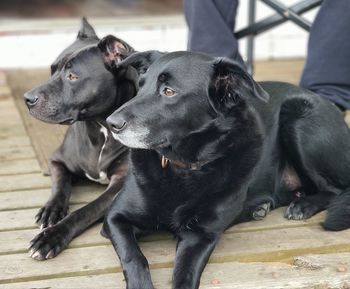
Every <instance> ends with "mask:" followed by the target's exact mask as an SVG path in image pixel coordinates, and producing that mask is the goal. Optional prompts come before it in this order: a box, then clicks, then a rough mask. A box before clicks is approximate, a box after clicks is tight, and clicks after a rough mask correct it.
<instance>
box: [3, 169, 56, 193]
mask: <svg viewBox="0 0 350 289" xmlns="http://www.w3.org/2000/svg"><path fill="white" fill-rule="evenodd" d="M0 183H1V187H0V192H7V191H18V190H30V189H42V188H49V187H50V186H51V180H50V178H49V177H45V176H43V175H42V174H41V173H33V174H23V175H11V176H0Z"/></svg>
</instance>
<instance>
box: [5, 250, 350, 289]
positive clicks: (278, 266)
mask: <svg viewBox="0 0 350 289" xmlns="http://www.w3.org/2000/svg"><path fill="white" fill-rule="evenodd" d="M330 256H331V258H332V262H328V260H327V259H329V258H327V257H329V256H328V255H311V256H309V257H311V258H318V259H319V260H320V262H322V261H323V258H324V257H326V258H325V261H324V262H323V266H322V267H321V268H319V269H317V270H309V269H308V268H304V267H296V266H291V265H287V264H282V263H274V264H272V263H248V264H247V263H238V262H229V263H224V264H208V265H207V266H206V268H205V270H204V272H203V275H202V278H201V285H200V288H201V289H219V288H220V289H233V288H234V289H267V288H268V289H281V288H284V289H310V288H315V289H316V288H319V289H321V288H322V289H327V288H334V289H336V288H337V289H340V288H344V289H345V288H350V281H349V280H350V271H349V270H348V271H345V272H336V271H335V268H336V267H337V266H339V265H338V263H339V262H342V261H341V260H342V259H344V258H348V259H349V258H350V254H349V253H348V254H345V255H343V254H332V255H330ZM96 258H98V256H96ZM348 265H349V263H348V262H347V266H348ZM151 275H152V280H153V283H154V286H155V288H165V289H166V288H171V277H172V269H171V268H165V269H153V270H151ZM60 277H62V278H58V279H49V280H40V281H29V282H23V283H15V284H6V285H0V288H1V289H23V288H38V289H39V288H42V289H44V288H51V289H67V288H74V289H96V288H104V289H115V288H120V289H122V288H125V281H124V276H123V275H122V273H108V272H105V273H102V274H101V275H87V276H74V277H64V275H63V276H60ZM346 286H348V287H346Z"/></svg>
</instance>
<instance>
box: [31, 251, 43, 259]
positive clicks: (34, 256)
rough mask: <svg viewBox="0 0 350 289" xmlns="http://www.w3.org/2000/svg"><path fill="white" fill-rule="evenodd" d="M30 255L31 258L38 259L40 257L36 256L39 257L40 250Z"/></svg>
mask: <svg viewBox="0 0 350 289" xmlns="http://www.w3.org/2000/svg"><path fill="white" fill-rule="evenodd" d="M31 257H32V258H33V259H36V260H40V259H41V258H38V257H41V256H40V252H39V251H36V252H35V253H34V254H33V255H32V256H31Z"/></svg>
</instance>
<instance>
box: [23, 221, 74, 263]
mask: <svg viewBox="0 0 350 289" xmlns="http://www.w3.org/2000/svg"><path fill="white" fill-rule="evenodd" d="M71 240H72V237H71V234H70V232H69V229H67V227H66V226H64V225H62V224H57V225H55V226H52V227H48V228H46V229H44V230H43V231H41V232H40V233H39V234H38V235H36V236H35V237H34V238H33V239H32V240H31V241H30V243H29V247H28V253H29V256H30V257H32V258H33V259H35V260H39V261H42V260H46V259H51V258H53V257H56V256H57V255H58V254H59V253H60V252H62V251H63V249H65V248H66V247H67V246H68V244H69V242H70V241H71Z"/></svg>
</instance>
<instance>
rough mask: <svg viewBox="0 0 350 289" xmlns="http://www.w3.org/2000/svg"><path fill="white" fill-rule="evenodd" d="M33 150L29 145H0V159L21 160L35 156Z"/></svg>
mask: <svg viewBox="0 0 350 289" xmlns="http://www.w3.org/2000/svg"><path fill="white" fill-rule="evenodd" d="M35 157H36V155H35V152H34V150H33V148H32V147H31V146H19V147H2V148H0V161H1V162H3V161H9V160H23V159H32V158H35Z"/></svg>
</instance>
